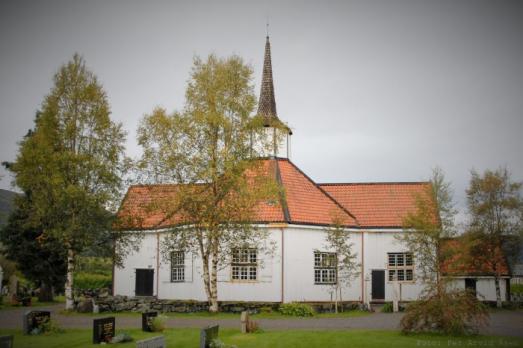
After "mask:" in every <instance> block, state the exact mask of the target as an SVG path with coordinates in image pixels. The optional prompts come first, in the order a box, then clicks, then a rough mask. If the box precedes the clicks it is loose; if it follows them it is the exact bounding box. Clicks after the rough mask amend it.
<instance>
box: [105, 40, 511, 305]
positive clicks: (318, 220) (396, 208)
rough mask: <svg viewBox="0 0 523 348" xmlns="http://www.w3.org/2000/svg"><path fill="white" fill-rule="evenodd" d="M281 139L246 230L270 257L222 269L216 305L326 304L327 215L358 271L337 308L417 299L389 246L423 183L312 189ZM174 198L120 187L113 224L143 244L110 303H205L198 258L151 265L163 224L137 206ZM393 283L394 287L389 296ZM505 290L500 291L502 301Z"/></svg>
mask: <svg viewBox="0 0 523 348" xmlns="http://www.w3.org/2000/svg"><path fill="white" fill-rule="evenodd" d="M258 114H259V115H262V116H263V117H264V119H265V120H266V126H267V127H268V128H269V129H270V127H271V125H274V123H273V122H281V121H280V120H279V119H278V115H277V112H276V103H275V98H274V87H273V78H272V66H271V52H270V43H269V38H268V37H267V41H266V45H265V58H264V66H263V77H262V86H261V93H260V100H259V109H258ZM291 136H292V132H291V131H290V129H289V128H288V129H287V131H286V134H285V136H284V140H283V142H282V143H281V144H280V146H278V147H276V148H275V150H274V152H275V153H274V154H273V156H272V157H271V158H270V159H267V160H266V161H271V163H273V165H275V166H276V169H277V170H276V173H277V176H278V177H277V180H278V182H279V183H281V185H282V187H283V189H284V190H285V198H284V199H285V202H282V204H278V205H265V206H261V207H260V208H259V211H257V212H256V214H257V217H258V218H257V219H256V221H257V222H256V224H257V225H258V227H259V228H261V229H266V230H267V231H268V232H269V233H268V235H269V237H268V238H269V240H268V241H267V243H269V242H272V243H274V245H275V250H274V251H273V252H272V253H271V254H265V253H263V252H260V251H259V250H257V249H256V248H248V249H241V250H237V251H236V253H235V254H234V255H233V257H232V258H231V263H230V265H225V267H222V269H221V270H220V271H219V273H218V300H219V301H256V302H277V303H285V302H293V301H298V302H327V301H332V299H333V296H334V295H333V288H332V284H333V283H335V282H336V277H337V274H336V269H335V268H334V267H333V266H334V265H333V263H332V262H329V260H332V259H333V257H335V255H334V253H333V252H332V250H329V249H328V248H326V247H325V245H326V240H325V238H326V234H327V233H326V231H325V229H326V228H327V227H329V226H330V225H331V221H332V216H333V213H334V214H336V215H338V216H342V217H343V218H344V221H346V222H347V223H346V225H345V226H344V229H345V231H346V232H347V233H348V234H350V237H351V242H352V243H354V246H353V251H354V252H355V253H357V263H358V264H359V267H360V270H359V272H358V273H359V275H358V276H357V277H356V278H355V279H353V280H352V281H351V283H350V285H349V286H347V287H343V288H342V294H341V299H342V300H343V301H354V302H362V303H371V302H372V303H379V302H384V301H392V300H393V296H399V300H400V301H412V300H415V299H417V298H418V296H419V295H420V292H421V290H422V289H423V284H422V283H420V280H419V279H418V277H417V276H416V275H417V274H416V260H415V258H414V257H413V255H412V254H411V253H410V252H409V251H408V250H407V249H406V247H405V246H404V245H401V244H400V243H399V242H398V241H397V239H396V238H395V236H396V235H398V234H401V233H411V232H405V231H403V229H402V220H403V218H404V217H405V216H406V214H407V213H409V212H412V211H413V209H414V205H415V194H416V193H419V192H422V191H423V190H425V189H426V188H427V185H429V183H427V182H387V183H379V182H373V183H345V182H344V183H328V184H322V183H316V182H314V181H313V180H312V179H311V178H309V177H308V176H307V175H306V174H305V173H303V172H302V171H301V170H300V169H299V168H298V167H297V166H296V165H295V164H294V163H293V162H292V161H291V160H290V158H289V157H290V151H291V147H290V145H291ZM174 194H175V191H174V190H173V185H169V184H165V185H163V184H158V185H136V186H131V187H129V189H128V192H127V194H126V196H125V198H124V200H123V202H122V204H121V208H120V211H119V215H120V216H123V215H125V214H128V213H129V212H132V214H136V215H138V216H139V218H140V219H139V221H140V226H128V227H127V228H126V230H127V229H128V231H129V233H142V234H143V238H142V239H141V241H140V243H141V245H140V248H139V251H138V252H134V253H131V254H130V255H128V256H127V257H126V258H125V261H124V265H123V267H122V268H118V267H115V268H114V271H113V294H115V295H126V296H154V297H156V298H158V299H172V300H195V301H206V300H207V297H206V294H205V290H204V285H203V280H202V276H201V273H202V260H201V259H200V258H199V257H198V255H194V254H192V253H189V252H185V251H184V250H176V251H173V252H172V253H171V258H170V260H169V262H165V260H164V259H163V258H162V255H161V250H160V245H161V240H162V238H163V237H164V236H165V235H166V234H168V233H169V223H168V222H167V221H166V219H165V217H164V216H162V214H161V213H160V212H153V211H151V210H150V209H147V205H148V204H150V203H151V202H154V200H155V199H159V197H163V198H165V197H166V196H167V197H168V196H169V195H174ZM507 273H508V272H507ZM395 279H396V281H397V282H398V283H399V286H396V287H395V290H393V288H394V286H393V284H394V281H395ZM506 279H508V274H507V277H506ZM453 282H454V285H455V286H457V287H460V288H465V287H467V288H473V289H474V290H475V291H476V293H477V295H478V297H479V298H480V299H483V300H488V301H495V300H496V295H495V286H494V281H493V277H492V276H490V275H489V274H481V272H480V273H474V275H470V274H469V275H467V274H463V275H456V276H454V280H453ZM507 283H508V282H506V281H503V282H501V284H500V285H501V294H502V298H503V299H504V298H505V296H507V292H506V289H507V287H506V284H507ZM398 290H399V293H398ZM394 292H395V293H396V295H394Z"/></svg>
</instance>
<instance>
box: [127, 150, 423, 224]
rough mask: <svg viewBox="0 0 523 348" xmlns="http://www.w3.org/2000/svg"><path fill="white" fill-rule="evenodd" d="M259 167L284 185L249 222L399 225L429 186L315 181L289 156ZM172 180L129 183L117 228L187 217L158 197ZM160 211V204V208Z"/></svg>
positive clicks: (166, 196) (171, 191) (168, 197)
mask: <svg viewBox="0 0 523 348" xmlns="http://www.w3.org/2000/svg"><path fill="white" fill-rule="evenodd" d="M263 161H264V163H263V165H264V167H265V168H266V170H267V171H268V172H269V173H272V174H271V175H276V179H277V180H278V182H279V184H280V185H281V186H282V187H283V191H284V195H283V197H282V198H281V199H280V200H279V201H275V202H260V203H259V204H258V205H257V206H256V208H255V209H254V217H253V222H256V223H278V222H285V223H290V224H307V225H330V224H332V221H333V218H334V217H337V218H341V220H342V221H343V224H344V225H345V226H350V227H375V228H380V227H381V228H391V227H397V228H401V227H402V220H403V218H404V217H405V216H406V214H407V213H409V212H412V211H414V209H415V194H416V193H421V192H422V191H423V190H424V189H426V188H427V187H428V185H429V184H428V183H426V182H418V183H366V184H320V185H318V184H316V183H314V181H312V180H311V179H310V178H309V177H308V176H307V175H305V174H304V173H303V172H302V171H301V170H300V169H299V168H298V167H296V166H295V165H294V164H293V163H292V162H291V161H289V160H288V159H266V160H263ZM176 190H177V185H174V184H171V185H169V184H165V185H164V184H159V185H137V186H131V187H129V190H128V192H127V195H126V196H125V198H124V200H123V202H122V205H121V207H120V210H119V212H118V223H117V227H119V228H124V229H156V228H165V227H169V226H173V225H175V224H179V223H184V222H188V221H185V220H186V219H184V217H183V216H180V215H176V216H166V213H165V211H162V206H164V205H165V204H164V203H162V201H172V200H174V198H175V197H176ZM164 210H165V209H164Z"/></svg>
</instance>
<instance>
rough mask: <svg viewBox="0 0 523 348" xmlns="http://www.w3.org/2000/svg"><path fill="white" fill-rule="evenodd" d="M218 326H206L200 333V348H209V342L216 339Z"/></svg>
mask: <svg viewBox="0 0 523 348" xmlns="http://www.w3.org/2000/svg"><path fill="white" fill-rule="evenodd" d="M219 328H220V326H219V325H215V326H208V327H206V328H204V329H202V331H200V348H209V347H210V345H211V342H212V341H213V340H214V339H216V338H218V329H219Z"/></svg>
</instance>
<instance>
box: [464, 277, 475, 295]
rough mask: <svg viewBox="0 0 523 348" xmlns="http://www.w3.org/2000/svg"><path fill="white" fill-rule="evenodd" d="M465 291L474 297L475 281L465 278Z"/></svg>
mask: <svg viewBox="0 0 523 348" xmlns="http://www.w3.org/2000/svg"><path fill="white" fill-rule="evenodd" d="M465 289H466V290H469V291H471V292H472V293H473V294H474V295H476V279H472V278H465Z"/></svg>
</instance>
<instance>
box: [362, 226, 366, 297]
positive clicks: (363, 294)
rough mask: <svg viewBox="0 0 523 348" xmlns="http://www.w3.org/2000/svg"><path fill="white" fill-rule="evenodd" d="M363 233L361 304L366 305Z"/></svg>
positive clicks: (363, 239) (363, 241)
mask: <svg viewBox="0 0 523 348" xmlns="http://www.w3.org/2000/svg"><path fill="white" fill-rule="evenodd" d="M364 235H365V232H364V231H363V230H362V231H361V303H366V301H365V300H366V298H365V297H366V296H367V294H366V293H365V238H364Z"/></svg>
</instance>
